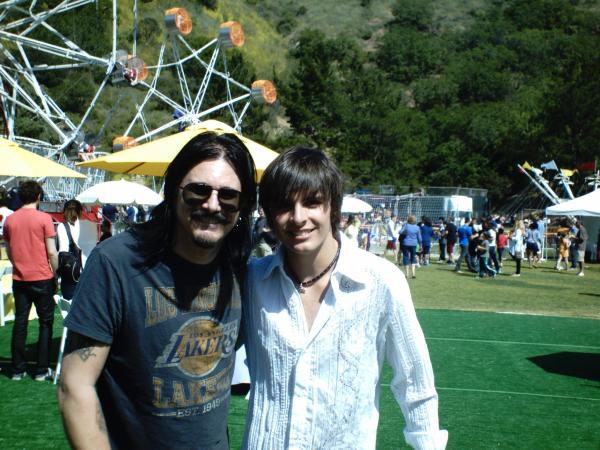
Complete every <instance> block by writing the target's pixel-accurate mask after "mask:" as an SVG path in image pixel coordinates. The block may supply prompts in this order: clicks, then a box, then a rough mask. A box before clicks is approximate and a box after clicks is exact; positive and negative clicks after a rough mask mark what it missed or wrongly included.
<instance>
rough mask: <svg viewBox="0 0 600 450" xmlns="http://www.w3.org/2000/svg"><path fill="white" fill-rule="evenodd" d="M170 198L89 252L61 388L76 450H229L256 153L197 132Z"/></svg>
mask: <svg viewBox="0 0 600 450" xmlns="http://www.w3.org/2000/svg"><path fill="white" fill-rule="evenodd" d="M164 197H165V200H164V201H163V202H162V203H161V204H160V205H158V206H157V207H156V208H155V209H154V210H153V211H152V217H151V219H150V220H149V221H148V222H145V223H140V224H137V225H135V226H134V227H133V228H132V229H131V230H128V231H125V232H122V233H120V234H118V235H116V236H114V237H112V238H110V239H107V240H105V241H103V242H101V243H100V244H99V245H98V246H97V247H96V248H95V249H94V251H93V252H92V253H91V255H90V257H89V258H88V260H87V264H86V267H85V270H84V271H83V273H82V276H81V279H80V280H79V283H78V286H77V289H76V291H75V297H74V299H73V305H72V308H71V311H70V312H69V315H68V317H67V319H66V326H67V327H68V329H69V335H68V338H67V348H66V350H65V358H64V363H63V372H62V374H61V379H60V386H59V390H58V398H59V402H60V408H61V412H62V415H63V422H64V426H65V430H66V432H67V436H68V438H69V441H70V443H71V445H72V447H74V448H89V449H108V448H122V449H165V450H166V449H168V450H171V449H186V450H187V449H192V448H194V449H203V450H205V449H208V450H227V449H229V442H228V437H227V414H228V410H229V399H230V387H231V377H232V374H233V364H234V361H235V343H236V341H237V338H238V330H239V327H240V321H241V296H240V290H241V289H240V286H241V285H242V284H243V283H244V278H245V270H246V263H247V260H248V257H249V255H250V223H251V222H250V220H251V211H252V209H253V207H254V206H255V205H254V203H255V199H256V185H255V169H254V163H253V162H252V158H251V157H250V154H249V153H248V150H247V149H246V147H245V146H244V144H243V143H242V142H241V141H240V140H239V139H238V138H237V137H236V136H234V135H230V134H215V133H203V134H200V135H198V136H196V137H194V138H193V139H192V140H191V141H190V142H188V143H187V144H186V145H185V146H184V147H183V149H182V150H181V151H180V152H179V154H178V155H177V156H176V157H175V159H174V160H173V162H171V164H170V165H169V167H168V168H167V172H166V174H165V187H164Z"/></svg>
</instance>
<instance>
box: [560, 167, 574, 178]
mask: <svg viewBox="0 0 600 450" xmlns="http://www.w3.org/2000/svg"><path fill="white" fill-rule="evenodd" d="M560 173H562V174H563V175H564V176H566V177H572V176H573V174H574V173H575V171H574V170H569V169H560Z"/></svg>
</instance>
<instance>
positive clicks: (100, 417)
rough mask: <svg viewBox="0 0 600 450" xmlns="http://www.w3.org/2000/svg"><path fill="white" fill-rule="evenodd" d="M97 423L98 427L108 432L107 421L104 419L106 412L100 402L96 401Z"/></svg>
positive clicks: (103, 431)
mask: <svg viewBox="0 0 600 450" xmlns="http://www.w3.org/2000/svg"><path fill="white" fill-rule="evenodd" d="M96 423H97V425H98V429H99V430H100V431H101V432H102V433H104V434H106V432H107V430H106V421H105V420H104V413H103V412H102V407H101V406H100V402H98V403H96Z"/></svg>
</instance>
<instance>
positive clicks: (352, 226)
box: [344, 214, 360, 247]
mask: <svg viewBox="0 0 600 450" xmlns="http://www.w3.org/2000/svg"><path fill="white" fill-rule="evenodd" d="M359 227H360V222H359V221H358V219H357V218H356V217H355V216H354V215H353V214H350V215H349V216H348V220H347V221H346V229H345V230H344V234H345V235H346V236H348V239H350V242H351V243H352V245H354V246H356V247H358V229H359Z"/></svg>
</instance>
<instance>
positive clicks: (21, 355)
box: [4, 181, 58, 381]
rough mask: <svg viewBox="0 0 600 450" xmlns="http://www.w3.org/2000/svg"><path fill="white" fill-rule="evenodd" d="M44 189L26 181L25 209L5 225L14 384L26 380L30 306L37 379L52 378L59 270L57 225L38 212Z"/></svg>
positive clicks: (23, 189)
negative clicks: (12, 304)
mask: <svg viewBox="0 0 600 450" xmlns="http://www.w3.org/2000/svg"><path fill="white" fill-rule="evenodd" d="M42 192H43V191H42V187H41V186H40V184H39V183H38V182H37V181H25V182H24V183H22V184H21V185H20V186H19V198H20V199H21V201H22V202H23V206H22V207H21V208H20V209H18V210H17V211H15V212H14V213H13V214H11V215H10V216H9V217H8V218H7V219H6V222H5V223H4V240H5V241H6V244H7V246H6V250H7V253H8V258H9V259H10V262H11V263H12V265H13V296H14V298H15V325H14V327H13V333H12V344H11V351H12V365H13V376H12V379H13V380H21V379H23V377H24V376H25V371H26V368H27V359H26V357H25V341H26V340H27V326H28V324H29V311H30V310H31V305H32V304H33V305H35V310H36V312H37V315H38V317H39V337H38V344H37V352H38V355H37V368H36V371H35V374H34V378H35V380H37V381H43V380H46V379H49V378H51V377H52V370H51V369H50V368H49V366H50V343H51V342H52V324H53V322H54V308H55V304H54V299H53V298H52V297H53V295H54V292H56V280H55V278H54V273H55V271H56V268H57V267H58V252H57V251H56V245H55V243H54V235H55V231H54V225H53V224H52V218H51V217H50V215H49V214H46V213H43V212H41V211H38V209H37V208H38V206H39V203H40V199H41V196H42Z"/></svg>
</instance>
